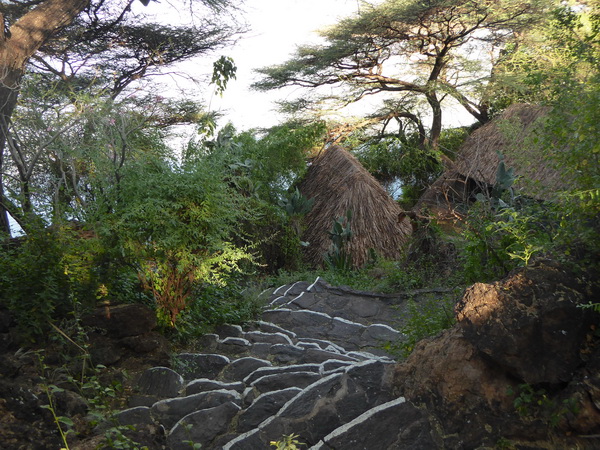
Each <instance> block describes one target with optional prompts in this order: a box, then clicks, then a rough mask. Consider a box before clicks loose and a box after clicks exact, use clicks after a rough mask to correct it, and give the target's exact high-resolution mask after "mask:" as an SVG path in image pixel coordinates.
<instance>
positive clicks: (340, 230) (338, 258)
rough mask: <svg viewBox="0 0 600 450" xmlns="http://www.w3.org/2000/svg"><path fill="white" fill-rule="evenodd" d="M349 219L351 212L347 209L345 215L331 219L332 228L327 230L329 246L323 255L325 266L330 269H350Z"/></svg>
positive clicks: (350, 235) (350, 237) (350, 234)
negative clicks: (329, 239) (348, 249)
mask: <svg viewBox="0 0 600 450" xmlns="http://www.w3.org/2000/svg"><path fill="white" fill-rule="evenodd" d="M351 219H352V212H351V211H350V210H348V211H347V212H346V217H339V218H338V219H337V220H334V221H333V228H332V229H331V231H330V232H329V236H330V237H331V247H330V249H329V250H328V251H327V253H326V254H325V256H324V257H323V261H324V262H325V266H326V267H327V268H328V269H330V270H339V271H342V272H344V271H348V270H352V255H351V254H350V253H349V252H348V251H347V248H348V245H349V244H350V240H351V239H352V230H351V229H350V221H351Z"/></svg>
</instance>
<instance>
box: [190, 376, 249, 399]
mask: <svg viewBox="0 0 600 450" xmlns="http://www.w3.org/2000/svg"><path fill="white" fill-rule="evenodd" d="M223 389H224V390H231V391H237V392H240V393H241V392H243V390H244V383H242V382H240V381H238V382H233V383H227V382H225V381H218V380H211V379H208V378H199V379H197V380H192V381H190V382H189V383H188V384H186V386H185V389H184V392H185V395H186V396H187V395H193V394H199V393H200V392H208V391H219V390H223Z"/></svg>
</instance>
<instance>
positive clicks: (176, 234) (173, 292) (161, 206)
mask: <svg viewBox="0 0 600 450" xmlns="http://www.w3.org/2000/svg"><path fill="white" fill-rule="evenodd" d="M223 170H224V168H223V167H222V166H219V165H218V164H216V162H214V161H213V163H212V164H211V163H208V162H206V163H205V164H203V165H196V166H194V167H189V166H188V167H187V169H180V168H177V167H172V166H171V165H169V164H168V163H167V162H166V161H161V160H156V159H148V160H146V161H141V162H140V163H139V164H136V165H132V166H131V167H129V168H128V169H127V170H126V172H125V173H124V177H123V181H122V183H121V185H120V186H119V192H118V195H119V199H120V201H119V202H118V203H117V204H116V205H115V211H114V213H113V214H112V216H111V221H112V223H113V226H114V233H115V234H116V235H117V236H119V239H120V240H121V242H122V245H123V249H124V251H126V252H127V257H128V258H129V259H130V260H131V261H132V262H133V263H134V264H136V265H137V270H138V276H139V277H140V281H141V282H142V285H143V286H144V287H145V288H146V289H147V290H148V291H149V292H151V293H152V294H153V296H154V298H155V299H156V301H157V306H158V308H159V309H160V310H161V316H160V317H167V318H168V322H169V323H171V324H174V323H175V321H176V319H177V316H178V315H179V313H180V312H181V311H182V310H184V309H185V307H186V305H187V301H188V297H190V295H191V293H192V289H193V287H194V285H195V284H197V283H209V284H215V285H219V286H223V285H225V284H226V277H227V275H228V274H230V273H232V272H241V271H242V270H243V268H242V266H241V263H242V261H250V260H252V256H251V255H250V254H249V253H248V252H247V251H246V250H245V249H244V248H242V247H238V246H236V245H234V244H233V243H232V242H231V239H232V238H233V234H234V230H235V227H236V225H237V223H238V222H239V221H240V220H241V219H243V214H244V203H243V197H241V196H240V195H236V192H235V191H234V190H232V189H231V187H230V186H228V185H227V184H226V183H224V181H223V179H224V173H223Z"/></svg>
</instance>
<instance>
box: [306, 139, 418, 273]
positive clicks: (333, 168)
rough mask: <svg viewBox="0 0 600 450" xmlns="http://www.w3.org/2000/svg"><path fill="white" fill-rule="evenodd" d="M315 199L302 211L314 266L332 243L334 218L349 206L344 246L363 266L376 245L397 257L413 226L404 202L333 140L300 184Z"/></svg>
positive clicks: (385, 254) (356, 263)
mask: <svg viewBox="0 0 600 450" xmlns="http://www.w3.org/2000/svg"><path fill="white" fill-rule="evenodd" d="M299 190H300V192H301V193H302V194H303V195H304V196H305V197H308V198H313V199H314V200H315V203H314V205H313V208H312V210H311V211H310V212H309V213H308V214H307V215H306V217H305V232H304V235H303V240H304V241H307V242H308V243H309V246H308V247H307V250H306V257H307V259H308V261H309V262H310V263H312V264H314V265H316V266H320V265H322V263H323V257H324V255H325V254H326V253H327V251H328V250H329V248H330V246H331V237H330V235H329V231H331V229H332V228H333V222H334V221H335V220H336V219H338V218H340V217H344V216H345V215H346V212H347V211H348V210H350V211H351V212H352V219H351V221H350V226H351V230H352V233H353V236H352V239H351V241H350V244H349V246H348V249H347V250H348V251H349V252H350V254H351V255H352V261H353V264H354V266H355V267H361V266H363V265H364V264H365V263H366V262H367V261H368V260H369V257H370V254H371V251H372V250H374V251H375V252H376V253H377V254H378V255H379V256H382V257H385V258H391V259H397V258H399V257H400V256H401V255H402V254H403V251H404V247H405V244H406V243H407V240H408V237H409V236H410V234H411V232H412V226H411V224H410V222H409V220H408V219H406V218H404V217H403V215H402V213H403V211H402V208H400V206H399V205H398V204H397V203H396V202H395V201H394V200H393V199H392V198H391V197H390V195H389V194H388V193H387V192H386V191H385V189H383V187H382V186H381V185H380V184H379V182H378V181H377V180H376V179H375V178H373V176H372V175H371V174H370V173H369V172H368V171H367V170H366V169H365V168H364V167H363V166H362V165H361V164H360V162H359V161H358V160H357V159H356V158H355V157H354V156H353V155H351V154H350V153H348V152H347V151H346V150H344V149H343V148H342V147H339V146H333V147H331V148H329V149H327V150H326V151H324V152H323V153H322V154H321V155H319V156H318V157H317V158H316V159H315V160H314V161H313V164H312V166H311V167H310V168H309V170H308V172H307V174H306V176H305V178H304V179H303V180H302V182H301V183H300V185H299Z"/></svg>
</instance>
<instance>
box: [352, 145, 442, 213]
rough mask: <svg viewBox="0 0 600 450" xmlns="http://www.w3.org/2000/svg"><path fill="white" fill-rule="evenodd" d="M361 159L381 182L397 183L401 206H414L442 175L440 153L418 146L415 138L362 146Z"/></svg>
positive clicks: (359, 153)
mask: <svg viewBox="0 0 600 450" xmlns="http://www.w3.org/2000/svg"><path fill="white" fill-rule="evenodd" d="M357 153H358V158H359V160H360V162H361V164H363V166H364V167H365V168H366V169H367V170H368V171H369V172H370V173H371V174H373V176H375V178H377V179H378V180H380V181H384V182H390V181H394V180H398V181H400V183H401V186H402V203H404V204H407V205H412V204H414V203H415V202H416V200H417V199H418V198H419V196H420V195H421V194H422V192H423V191H424V190H425V189H426V188H427V187H428V186H429V185H430V184H431V183H433V181H435V179H436V178H437V177H438V176H439V175H440V174H441V172H442V169H443V166H442V160H441V152H440V151H438V150H434V149H432V148H429V147H423V146H421V145H419V143H418V142H417V140H416V139H415V137H414V136H413V137H409V138H404V137H402V138H386V139H383V140H380V141H379V142H376V143H372V144H369V145H368V146H361V147H360V151H358V152H357Z"/></svg>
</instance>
